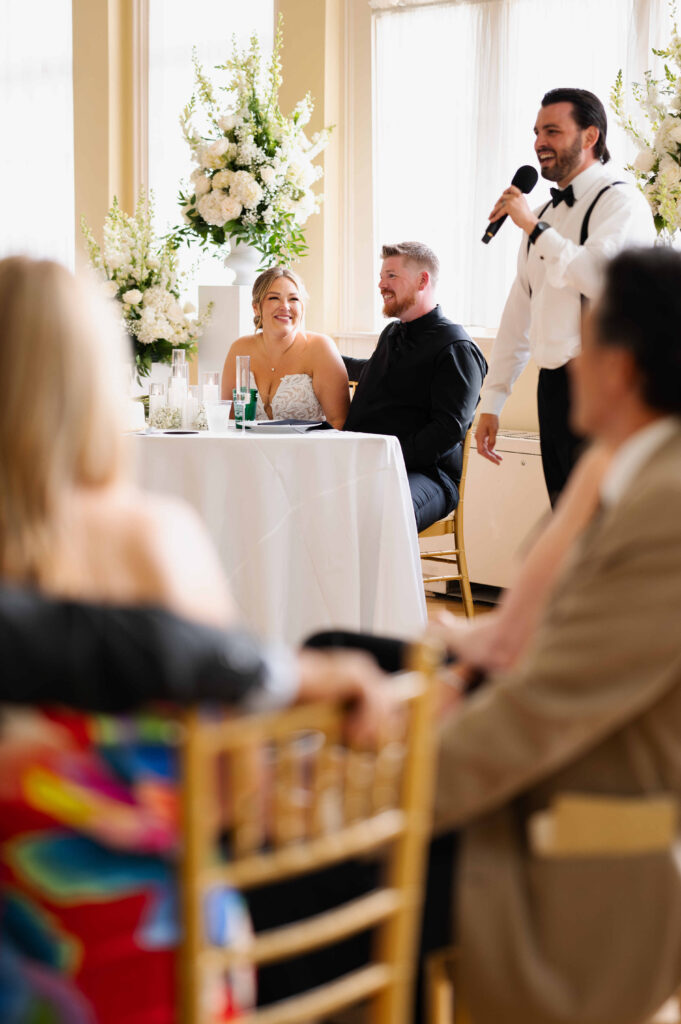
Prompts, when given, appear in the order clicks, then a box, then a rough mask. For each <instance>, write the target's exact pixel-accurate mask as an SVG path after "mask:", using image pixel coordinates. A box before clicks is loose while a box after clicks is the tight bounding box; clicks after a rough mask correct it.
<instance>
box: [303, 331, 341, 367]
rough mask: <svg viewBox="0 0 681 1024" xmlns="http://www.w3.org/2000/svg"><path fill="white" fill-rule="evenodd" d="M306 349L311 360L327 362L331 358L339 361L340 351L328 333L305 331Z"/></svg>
mask: <svg viewBox="0 0 681 1024" xmlns="http://www.w3.org/2000/svg"><path fill="white" fill-rule="evenodd" d="M306 338H307V350H308V353H309V355H310V358H311V359H313V360H319V361H320V362H321V361H324V362H328V361H329V360H330V359H332V360H333V361H334V362H339V361H340V358H341V357H340V353H339V351H338V346H337V345H336V342H335V341H334V340H333V338H331V337H330V336H329V335H328V334H320V333H318V332H316V331H307V332H306Z"/></svg>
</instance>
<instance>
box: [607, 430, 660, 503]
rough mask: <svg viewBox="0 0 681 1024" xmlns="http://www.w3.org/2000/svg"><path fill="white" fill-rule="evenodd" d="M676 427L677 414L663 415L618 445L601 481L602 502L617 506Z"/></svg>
mask: <svg viewBox="0 0 681 1024" xmlns="http://www.w3.org/2000/svg"><path fill="white" fill-rule="evenodd" d="M678 429H679V420H678V418H677V417H676V416H663V417H662V418H661V419H659V420H654V422H653V423H649V424H648V426H647V427H642V428H641V430H637V431H636V433H635V434H632V436H631V437H630V438H629V439H628V440H627V441H625V442H624V444H622V445H620V447H619V448H618V449H617V451H616V452H615V454H614V455H613V457H612V460H611V462H610V465H609V466H608V469H607V471H606V473H605V476H604V477H603V480H602V481H601V504H602V505H603V506H605V507H606V508H609V507H610V506H612V505H616V504H617V502H618V501H621V499H622V498H623V497H624V495H625V494H627V493H628V492H629V491H630V490H631V488H632V486H633V484H634V481H635V479H636V477H637V476H638V474H639V473H640V471H641V470H642V469H643V467H644V466H645V464H646V462H648V460H649V459H650V457H651V456H652V455H653V453H654V452H656V451H657V449H658V448H661V447H662V445H663V444H664V443H665V441H668V440H669V438H670V437H671V436H672V435H673V434H675V433H676V431H677V430H678Z"/></svg>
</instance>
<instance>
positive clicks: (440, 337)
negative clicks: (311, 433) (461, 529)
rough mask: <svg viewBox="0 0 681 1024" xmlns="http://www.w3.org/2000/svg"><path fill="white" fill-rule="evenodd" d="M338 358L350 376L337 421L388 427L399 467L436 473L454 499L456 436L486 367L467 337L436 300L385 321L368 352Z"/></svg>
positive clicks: (382, 430) (377, 430) (379, 429)
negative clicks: (345, 408)
mask: <svg viewBox="0 0 681 1024" xmlns="http://www.w3.org/2000/svg"><path fill="white" fill-rule="evenodd" d="M344 362H345V366H346V368H347V371H348V376H349V377H350V379H351V380H357V381H358V384H357V389H356V391H355V395H354V397H353V399H352V402H351V405H350V412H349V414H348V418H347V420H346V421H345V426H344V427H343V429H344V430H356V431H362V432H366V433H368V434H394V435H395V436H396V437H397V438H398V440H399V442H400V444H401V446H402V452H403V455H404V462H405V465H406V467H407V470H408V471H410V470H414V471H417V472H420V473H426V474H427V475H428V476H430V477H432V479H433V480H436V481H438V482H439V483H440V484H441V485H442V487H443V488H444V490H445V492H446V493H447V495H448V496H449V497H450V498H451V503H452V505H454V504H456V502H457V501H458V484H459V480H460V479H461V442H462V441H463V439H464V437H465V436H466V431H467V430H468V428H469V426H470V424H471V422H472V420H473V415H474V413H475V407H476V406H477V404H478V401H479V398H480V389H481V387H482V382H483V379H484V377H485V374H486V373H487V363H486V361H485V358H484V356H483V354H482V352H481V351H480V349H479V348H478V347H477V345H476V344H475V342H474V341H473V340H472V339H471V338H470V337H469V335H468V334H467V333H466V331H465V330H464V329H463V327H461V326H460V324H455V323H452V321H451V320H448V319H447V317H445V316H443V315H442V310H441V309H440V307H439V306H436V307H435V309H432V310H431V311H430V313H426V315H425V316H421V317H419V318H418V319H417V320H411V321H410V322H409V323H402V322H401V321H399V320H394V321H392V322H391V323H389V324H388V326H387V327H386V328H385V330H384V331H383V332H382V334H381V336H380V338H379V339H378V344H377V346H376V350H375V351H374V354H373V355H372V357H371V359H350V358H344Z"/></svg>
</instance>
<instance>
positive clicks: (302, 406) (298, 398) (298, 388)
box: [251, 373, 326, 420]
mask: <svg viewBox="0 0 681 1024" xmlns="http://www.w3.org/2000/svg"><path fill="white" fill-rule="evenodd" d="M255 386H256V384H255V377H254V376H253V374H251V387H255ZM255 418H256V420H266V419H269V417H268V415H267V413H266V412H265V406H264V405H263V401H262V398H261V397H260V392H258V398H257V403H256V407H255ZM325 418H326V417H325V416H324V412H323V410H322V407H321V405H320V404H319V399H318V398H317V396H316V395H315V393H314V388H313V387H312V377H311V376H310V375H309V373H287V374H286V375H285V376H284V377H282V378H281V383H280V384H279V387H278V388H277V390H276V392H275V394H274V398H273V399H272V419H273V420H323V419H325Z"/></svg>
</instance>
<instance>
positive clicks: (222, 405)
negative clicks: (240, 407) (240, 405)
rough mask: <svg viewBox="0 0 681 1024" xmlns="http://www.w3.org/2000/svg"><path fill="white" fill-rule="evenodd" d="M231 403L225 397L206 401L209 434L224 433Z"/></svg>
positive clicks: (227, 428)
mask: <svg viewBox="0 0 681 1024" xmlns="http://www.w3.org/2000/svg"><path fill="white" fill-rule="evenodd" d="M231 408H232V403H231V402H229V401H227V399H218V401H217V402H211V403H208V402H207V403H206V420H207V422H208V429H209V431H210V432H211V434H226V433H227V431H228V430H229V414H230V411H231Z"/></svg>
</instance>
